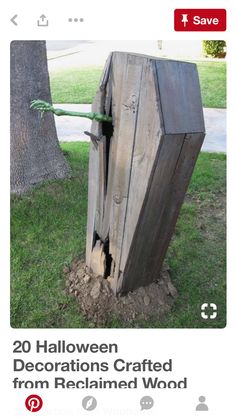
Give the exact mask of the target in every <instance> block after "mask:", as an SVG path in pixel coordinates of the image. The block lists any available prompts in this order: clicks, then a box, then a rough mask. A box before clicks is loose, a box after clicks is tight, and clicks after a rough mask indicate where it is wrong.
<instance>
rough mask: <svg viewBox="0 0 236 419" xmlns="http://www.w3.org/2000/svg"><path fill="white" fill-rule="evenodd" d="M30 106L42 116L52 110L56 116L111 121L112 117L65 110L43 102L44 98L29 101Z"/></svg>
mask: <svg viewBox="0 0 236 419" xmlns="http://www.w3.org/2000/svg"><path fill="white" fill-rule="evenodd" d="M30 108H32V109H37V110H38V111H40V113H41V117H43V115H44V113H45V112H53V113H54V114H55V115H57V116H62V115H68V116H77V117H81V118H88V119H91V120H95V121H98V122H112V117H111V116H107V115H103V114H101V113H97V112H74V111H65V110H63V109H56V108H54V107H53V106H52V105H51V104H50V103H48V102H44V100H33V101H32V102H31V105H30Z"/></svg>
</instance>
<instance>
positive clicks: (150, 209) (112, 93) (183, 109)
mask: <svg viewBox="0 0 236 419" xmlns="http://www.w3.org/2000/svg"><path fill="white" fill-rule="evenodd" d="M93 110H94V111H97V112H101V113H106V114H107V115H111V116H112V121H113V122H112V124H109V123H98V122H93V124H92V132H93V134H95V135H96V136H97V137H99V138H100V141H99V146H98V149H96V148H95V147H94V145H93V144H92V143H91V148H90V161H89V196H88V221H87V247H86V263H87V266H88V267H89V268H90V269H92V270H93V271H94V273H97V274H98V275H103V276H105V277H108V278H109V280H110V282H111V285H112V288H113V290H114V292H115V293H119V292H120V293H124V292H127V291H130V290H133V289H135V288H137V287H139V286H144V285H148V284H149V283H151V282H153V281H154V280H155V279H157V278H158V276H159V273H160V269H161V266H162V263H163V259H164V257H165V254H166V251H167V248H168V245H169V242H170V240H171V237H172V234H173V232H174V228H175V224H176V221H177V218H178V214H179V211H180V208H181V205H182V202H183V200H184V196H185V193H186V190H187V187H188V184H189V181H190V178H191V174H192V171H193V169H194V165H195V162H196V159H197V156H198V153H199V151H200V148H201V145H202V142H203V139H204V135H205V134H204V132H205V127H204V119H203V111H202V103H201V95H200V86H199V79H198V73H197V69H196V66H195V64H192V63H185V62H178V61H171V60H162V59H157V58H154V57H148V56H143V55H138V54H132V53H123V52H113V53H112V54H111V55H110V57H109V59H108V61H107V65H106V68H105V70H104V75H103V78H102V81H101V84H100V89H99V91H98V93H97V95H96V98H95V100H94V103H93Z"/></svg>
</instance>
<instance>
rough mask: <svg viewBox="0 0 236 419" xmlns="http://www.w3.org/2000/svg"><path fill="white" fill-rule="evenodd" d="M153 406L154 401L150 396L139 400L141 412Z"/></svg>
mask: <svg viewBox="0 0 236 419" xmlns="http://www.w3.org/2000/svg"><path fill="white" fill-rule="evenodd" d="M153 405H154V400H153V398H152V397H150V396H144V397H142V398H141V400H140V406H141V410H148V409H151V408H152V407H153Z"/></svg>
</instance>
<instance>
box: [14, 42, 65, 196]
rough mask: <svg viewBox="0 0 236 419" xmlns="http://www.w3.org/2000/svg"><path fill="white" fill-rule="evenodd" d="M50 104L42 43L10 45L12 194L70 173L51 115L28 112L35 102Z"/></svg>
mask: <svg viewBox="0 0 236 419" xmlns="http://www.w3.org/2000/svg"><path fill="white" fill-rule="evenodd" d="M39 98H40V99H42V100H45V101H47V102H51V93H50V86H49V75H48V67H47V57H46V43H45V41H13V42H12V43H11V192H13V193H17V194H22V193H24V192H26V191H28V190H29V189H30V188H32V187H33V186H34V185H36V184H38V183H40V182H42V181H44V180H49V179H61V178H64V177H66V176H68V174H69V173H70V169H69V166H68V164H67V162H66V160H65V158H64V156H63V154H62V152H61V150H60V146H59V141H58V138H57V132H56V127H55V121H54V116H53V114H51V113H47V114H45V115H44V117H43V118H42V119H41V116H40V113H39V112H38V111H36V110H33V109H30V103H31V101H32V100H34V99H39Z"/></svg>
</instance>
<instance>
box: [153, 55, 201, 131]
mask: <svg viewBox="0 0 236 419" xmlns="http://www.w3.org/2000/svg"><path fill="white" fill-rule="evenodd" d="M156 77H157V81H158V89H159V94H160V100H161V107H162V115H163V120H164V127H165V133H166V134H181V133H187V132H189V133H194V132H204V131H205V126H204V117H203V110H202V100H201V91H200V84H199V78H198V72H197V66H196V64H193V63H185V62H182V61H181V62H180V61H172V60H159V59H158V60H156Z"/></svg>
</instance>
